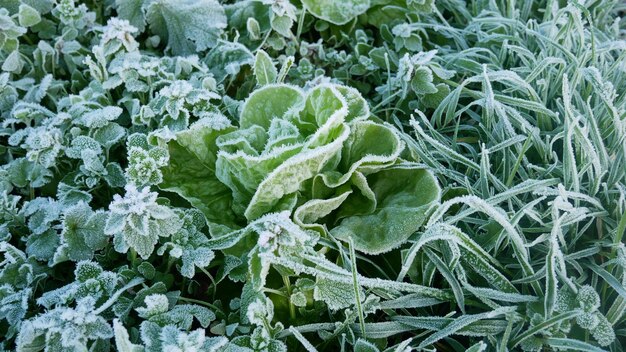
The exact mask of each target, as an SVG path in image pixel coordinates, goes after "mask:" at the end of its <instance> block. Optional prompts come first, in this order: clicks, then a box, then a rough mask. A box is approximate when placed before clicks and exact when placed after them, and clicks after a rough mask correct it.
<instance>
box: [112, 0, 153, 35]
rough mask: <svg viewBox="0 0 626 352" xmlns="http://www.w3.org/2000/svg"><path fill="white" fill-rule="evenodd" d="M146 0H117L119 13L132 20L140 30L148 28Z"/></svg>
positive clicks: (122, 16) (116, 5) (129, 20)
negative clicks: (145, 10)
mask: <svg viewBox="0 0 626 352" xmlns="http://www.w3.org/2000/svg"><path fill="white" fill-rule="evenodd" d="M145 2H146V1H144V0H115V7H116V10H117V14H118V15H119V17H120V18H123V19H125V20H127V21H128V22H130V24H132V25H133V26H134V27H135V28H137V29H138V30H139V32H143V30H144V29H145V28H146V16H145V13H144V8H143V7H144V3H145Z"/></svg>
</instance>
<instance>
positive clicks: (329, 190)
mask: <svg viewBox="0 0 626 352" xmlns="http://www.w3.org/2000/svg"><path fill="white" fill-rule="evenodd" d="M371 140H376V143H371V142H368V141H371ZM168 148H169V152H170V164H169V165H168V166H167V167H166V168H164V169H163V180H164V181H163V183H161V184H160V187H161V188H162V189H163V190H168V191H174V192H176V193H178V194H180V195H181V196H183V197H184V198H186V199H187V200H188V201H189V202H190V203H191V204H192V205H194V206H195V207H197V208H198V209H199V210H201V211H202V212H203V213H204V214H205V216H206V217H207V219H208V220H209V222H210V226H211V232H212V235H213V236H219V235H223V234H225V233H229V232H232V231H235V230H237V229H239V228H242V227H245V226H246V225H247V224H248V223H249V222H250V221H252V220H255V219H257V218H259V217H261V216H262V215H264V214H268V213H272V212H279V211H290V212H291V213H292V214H293V219H294V221H295V222H296V223H297V224H298V225H300V226H302V227H304V228H306V229H313V230H316V231H318V232H320V233H321V234H325V235H332V236H334V237H336V238H338V239H341V240H346V241H348V240H349V239H352V241H353V242H354V246H355V248H356V249H357V250H359V251H362V252H364V253H369V254H378V253H383V252H387V251H389V250H391V249H394V248H396V247H398V246H399V245H401V244H402V243H403V242H404V241H406V239H407V238H408V237H409V236H410V235H411V234H412V233H413V232H415V231H416V230H417V229H418V228H419V227H420V225H421V224H422V223H423V222H424V220H425V219H426V217H427V215H428V213H429V211H430V209H432V207H433V206H434V205H435V204H436V203H437V202H438V200H439V196H440V190H439V186H438V185H437V182H436V181H435V179H434V178H433V176H432V175H431V174H430V172H429V171H427V170H425V169H423V168H422V167H420V166H419V165H417V164H415V163H413V162H411V161H410V160H406V159H404V158H403V156H404V155H405V154H403V151H404V148H405V145H404V143H403V142H402V141H401V139H400V137H399V135H398V133H397V132H396V131H395V129H394V128H392V127H391V126H389V125H386V124H384V123H379V122H375V121H374V120H372V119H369V109H368V105H367V103H366V102H365V100H364V99H363V98H362V97H361V96H360V95H359V93H358V92H357V91H356V90H354V89H351V88H348V87H344V86H339V85H332V84H323V85H319V86H317V87H314V88H312V89H310V90H309V91H306V92H305V91H302V90H301V89H299V88H297V87H293V86H289V85H280V84H275V85H267V86H264V87H263V88H260V89H258V90H256V91H255V92H253V93H252V94H251V95H250V97H249V98H248V99H247V100H246V102H245V104H244V105H243V109H242V112H241V115H240V118H239V126H238V127H235V126H233V125H229V124H224V123H223V122H220V123H215V122H211V121H210V120H205V121H199V123H196V124H194V125H193V126H191V128H190V129H188V130H185V131H181V132H178V133H177V134H176V136H175V138H174V139H173V140H171V141H169V143H168ZM183 165H184V167H183Z"/></svg>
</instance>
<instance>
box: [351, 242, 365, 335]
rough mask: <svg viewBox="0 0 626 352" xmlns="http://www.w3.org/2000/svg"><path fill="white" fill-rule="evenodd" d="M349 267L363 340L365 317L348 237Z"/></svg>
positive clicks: (354, 261)
mask: <svg viewBox="0 0 626 352" xmlns="http://www.w3.org/2000/svg"><path fill="white" fill-rule="evenodd" d="M349 244H350V266H351V267H352V285H353V286H354V298H355V299H356V309H357V311H358V313H359V326H360V327H361V334H362V335H363V338H365V339H367V335H366V334H365V317H364V316H363V307H361V292H360V291H361V290H359V280H358V277H357V271H356V254H355V253H354V244H353V242H352V237H350V242H349Z"/></svg>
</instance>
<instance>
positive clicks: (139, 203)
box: [104, 185, 181, 259]
mask: <svg viewBox="0 0 626 352" xmlns="http://www.w3.org/2000/svg"><path fill="white" fill-rule="evenodd" d="M109 210H110V212H109V216H108V218H107V220H106V226H105V229H104V232H105V233H106V234H107V235H112V236H114V239H113V243H114V245H115V249H116V250H117V251H118V252H121V253H126V251H128V249H129V248H131V249H132V250H134V251H136V252H137V254H139V255H140V256H141V257H142V258H144V259H147V258H148V257H149V256H150V254H152V252H153V251H154V246H155V245H156V243H157V242H158V240H159V237H168V236H170V235H172V234H173V233H175V232H176V231H178V230H179V229H180V226H181V220H180V217H179V215H178V214H177V213H176V212H175V211H174V210H172V209H170V208H169V207H167V206H165V205H161V204H158V203H157V193H156V192H150V189H149V188H148V187H144V188H143V189H141V190H138V189H137V187H135V186H134V185H127V186H126V194H125V195H124V197H121V196H120V195H117V194H116V195H115V196H114V197H113V202H111V204H110V205H109Z"/></svg>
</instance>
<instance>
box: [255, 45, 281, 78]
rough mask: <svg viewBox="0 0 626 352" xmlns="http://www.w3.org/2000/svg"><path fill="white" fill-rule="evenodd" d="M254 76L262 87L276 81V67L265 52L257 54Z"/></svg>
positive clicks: (261, 51)
mask: <svg viewBox="0 0 626 352" xmlns="http://www.w3.org/2000/svg"><path fill="white" fill-rule="evenodd" d="M254 75H255V76H256V80H257V83H258V84H259V85H260V86H264V85H267V84H270V83H274V82H275V81H276V76H277V75H278V71H277V70H276V66H274V63H273V62H272V59H271V58H270V57H269V55H267V53H266V52H265V51H263V50H259V51H258V52H257V54H256V60H255V62H254Z"/></svg>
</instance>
